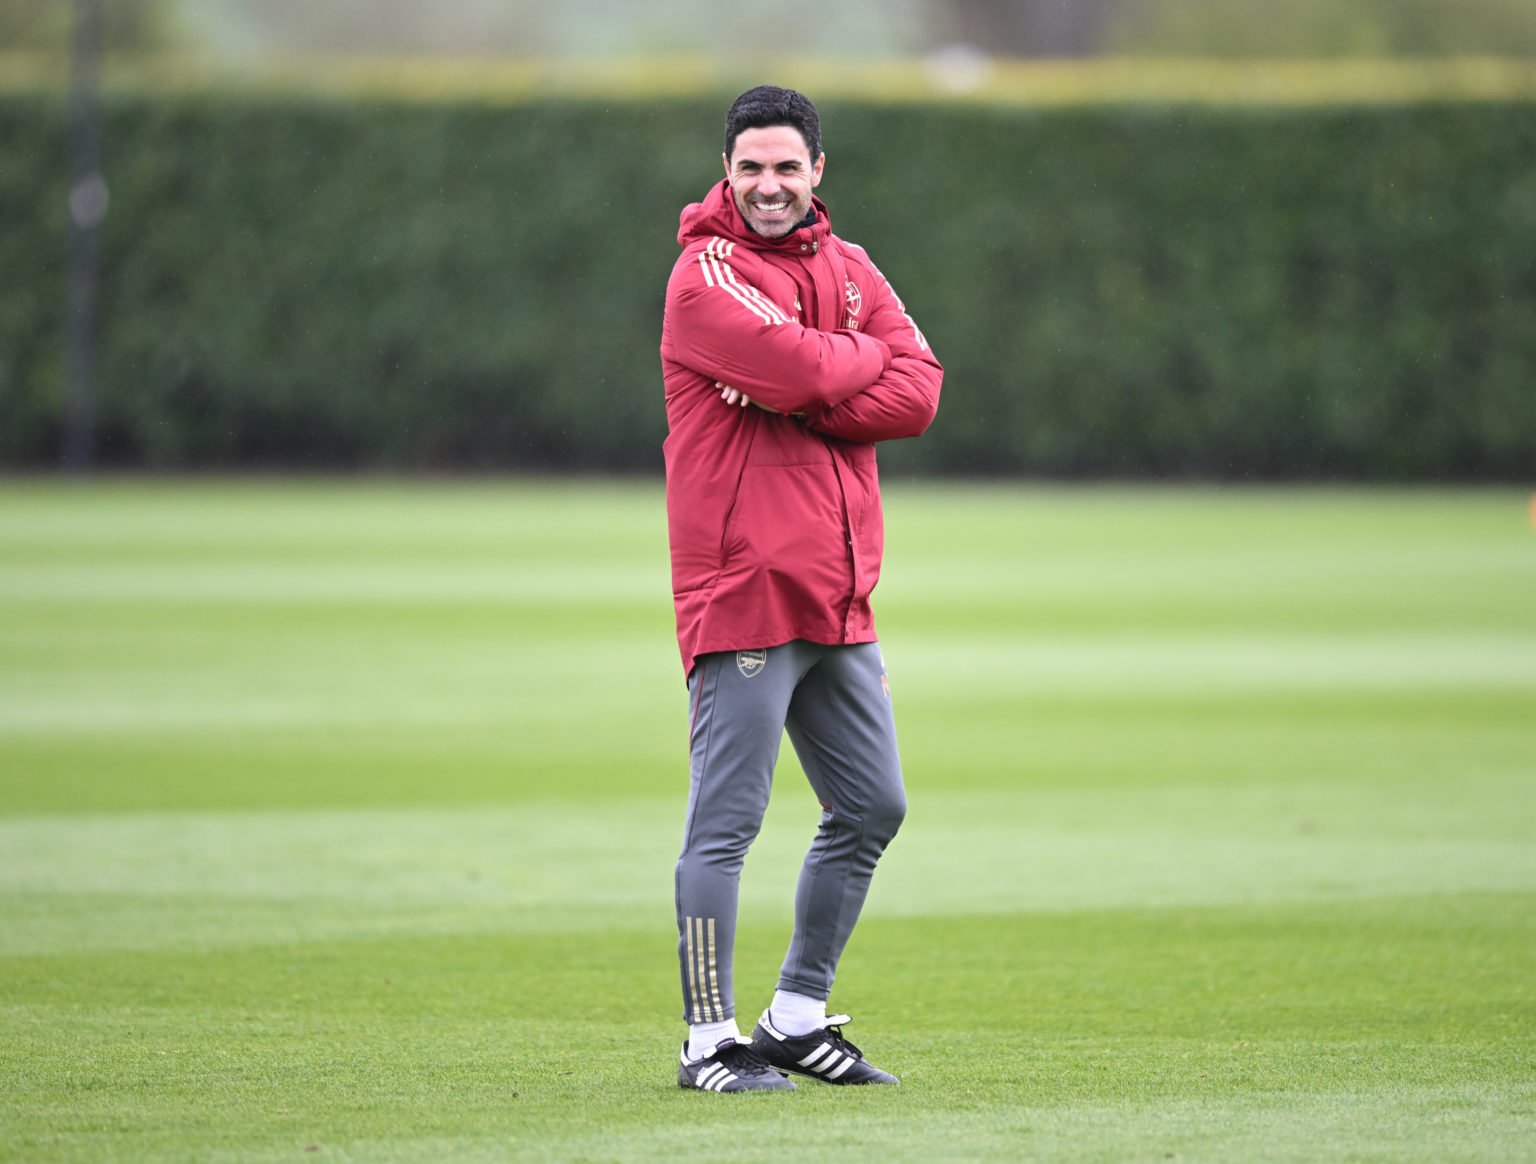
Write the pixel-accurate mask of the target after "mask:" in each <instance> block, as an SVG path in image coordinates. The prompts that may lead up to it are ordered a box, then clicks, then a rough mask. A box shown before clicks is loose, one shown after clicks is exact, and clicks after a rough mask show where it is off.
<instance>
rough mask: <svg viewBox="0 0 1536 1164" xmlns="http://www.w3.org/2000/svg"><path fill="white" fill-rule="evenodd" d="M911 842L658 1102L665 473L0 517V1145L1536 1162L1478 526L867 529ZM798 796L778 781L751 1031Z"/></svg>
mask: <svg viewBox="0 0 1536 1164" xmlns="http://www.w3.org/2000/svg"><path fill="white" fill-rule="evenodd" d="M887 514H888V523H889V548H888V555H887V569H886V580H885V582H883V583H882V585H881V589H880V591H879V592H878V593H877V608H878V610H879V614H880V619H881V626H882V633H883V639H884V645H885V654H886V657H887V660H888V662H889V664H890V668H891V679H892V686H893V692H894V697H895V699H896V702H897V708H898V722H899V726H900V729H901V733H902V745H903V753H904V758H905V766H906V770H907V779H908V784H909V793H910V799H911V814H910V816H909V818H908V823H907V827H906V829H905V831H904V832H903V834H902V835H901V837H899V838H898V839H897V841H896V843H895V845H894V846H893V847H892V849H891V850H890V852H889V854H888V855H887V858H886V862H885V864H884V866H883V869H882V873H881V876H880V877H879V878H877V881H876V885H875V889H874V893H873V895H872V897H871V900H870V903H869V907H868V909H867V911H866V915H865V920H864V922H863V923H862V925H861V927H860V929H859V931H858V932H857V933H856V934H855V936H854V940H853V943H852V945H851V946H850V948H849V951H848V954H847V956H846V957H845V959H844V962H843V966H842V970H841V973H840V977H839V982H838V988H837V991H836V992H835V993H834V995H833V999H832V1002H833V1004H834V1006H835V1007H836V1008H838V1009H845V1010H850V1011H852V1012H853V1014H854V1016H855V1019H856V1021H855V1023H854V1024H853V1025H852V1026H851V1027H850V1029H849V1034H850V1035H851V1036H852V1037H853V1038H854V1040H855V1041H857V1042H859V1043H860V1044H861V1045H862V1046H863V1047H864V1048H865V1050H866V1051H867V1052H869V1053H870V1055H871V1058H872V1059H874V1060H875V1061H876V1062H877V1063H879V1064H881V1065H882V1066H886V1067H888V1068H890V1069H892V1070H894V1071H896V1072H897V1073H898V1074H900V1075H901V1076H902V1078H903V1084H902V1086H901V1087H900V1088H890V1089H867V1090H859V1089H851V1090H850V1089H842V1090H840V1089H836V1088H829V1087H819V1086H816V1085H811V1084H807V1085H805V1086H803V1087H802V1088H801V1089H800V1091H798V1092H797V1093H795V1094H793V1095H786V1096H748V1097H727V1096H714V1095H703V1094H698V1093H691V1094H685V1093H682V1092H679V1091H678V1090H677V1088H676V1086H675V1083H674V1072H675V1054H676V1046H677V1040H678V1039H679V1038H680V1037H681V1034H682V1029H683V1028H682V1025H681V1023H680V1022H679V1021H678V1018H677V1014H678V1011H679V1007H680V1004H679V1000H678V998H677V984H676V971H675V968H674V964H673V944H674V940H675V939H674V934H673V932H672V918H671V908H672V907H671V897H672V886H671V877H672V862H673V860H674V858H675V855H676V847H677V843H678V838H679V829H680V817H681V808H682V802H683V796H684V792H685V787H686V772H685V769H684V748H685V739H684V737H685V729H686V723H685V702H686V701H685V694H684V689H683V683H682V676H681V671H680V668H679V666H678V661H677V656H676V651H675V645H674V640H673V637H672V627H671V607H670V600H669V595H668V583H667V567H666V552H665V527H664V519H663V513H662V507H661V493H660V489H659V487H658V486H656V485H654V484H652V483H649V482H639V483H635V482H630V483H621V484H544V483H467V484H466V483H423V484H391V483H362V484H358V483H328V482H301V483H288V482H261V483H253V482H199V481H183V482H176V483H159V482H116V481H107V482H100V483H96V484H85V485H65V484H58V483H41V482H11V483H8V484H0V1015H3V1016H4V1017H3V1027H0V1080H3V1081H4V1085H3V1094H0V1159H3V1160H6V1161H11V1160H14V1161H28V1162H31V1161H40V1162H46V1161H91V1162H102V1161H116V1160H188V1161H194V1160H195V1161H220V1162H234V1161H280V1160H296V1161H297V1160H313V1159H321V1160H325V1159H334V1160H355V1161H405V1160H411V1161H417V1160H438V1159H448V1160H464V1161H491V1160H501V1159H528V1160H593V1161H597V1160H649V1159H666V1158H682V1157H685V1156H695V1155H696V1156H699V1157H701V1158H716V1159H724V1160H775V1161H781V1160H805V1159H810V1160H817V1159H837V1160H867V1159H877V1158H878V1159H882V1160H1019V1159H1054V1160H1072V1161H1094V1160H1104V1161H1139V1160H1145V1161H1162V1160H1169V1159H1176V1160H1185V1161H1188V1160H1210V1161H1235V1160H1290V1161H1314V1160H1358V1161H1367V1160H1369V1161H1399V1160H1434V1161H1447V1160H1450V1161H1463V1160H1489V1161H1515V1160H1531V1159H1536V533H1533V531H1532V529H1531V527H1530V524H1529V520H1528V517H1527V511H1526V499H1525V496H1524V495H1523V494H1520V493H1517V492H1515V491H1507V490H1506V491H1477V492H1444V491H1431V490H1423V491H1400V492H1351V491H1333V490H1320V489H1319V490H1285V491H1242V490H1237V491H1218V490H1178V489H1151V490H1128V489H1103V488H1082V489H1065V488H1062V489H1055V488H1005V487H979V486H978V487H960V486H949V487H917V486H910V485H909V486H900V485H892V486H889V487H888V490H887ZM815 812H816V809H815V806H814V804H813V803H812V800H811V797H810V795H809V792H808V791H807V790H806V789H805V787H804V782H803V780H802V779H801V778H800V776H799V773H798V770H797V769H796V768H795V766H794V762H793V759H792V754H791V753H790V750H789V749H788V748H786V749H785V762H784V764H783V766H782V767H781V771H780V773H779V781H778V784H777V786H776V794H775V801H774V806H773V808H772V809H771V810H770V819H769V822H768V825H767V827H766V828H765V831H764V835H763V837H762V838H761V840H760V841H759V843H758V845H757V846H756V847H755V848H754V850H753V854H752V858H751V859H750V861H749V863H748V867H747V873H746V881H745V883H744V886H743V918H742V928H741V937H740V952H739V958H738V971H737V981H738V983H739V984H741V988H742V989H743V991H744V994H743V996H742V998H741V999H740V1004H741V1009H742V1012H743V1017H744V1018H745V1019H746V1020H747V1022H748V1024H749V1025H750V1022H751V1021H753V1020H754V1019H755V1017H756V1014H757V1012H758V1010H759V1009H760V1008H761V1007H762V1006H763V1004H764V1003H765V1001H766V999H767V997H768V994H769V992H770V991H771V989H772V985H773V980H774V974H775V971H776V968H777V964H778V960H779V957H780V956H781V955H782V953H783V947H784V944H785V942H786V940H787V929H786V926H787V906H788V903H789V896H790V887H791V885H792V882H793V878H794V873H795V868H796V865H797V862H798V857H799V853H800V852H801V851H802V849H803V847H804V844H805V843H806V842H807V841H808V840H809V838H810V835H811V832H812V831H813V828H814V822H815Z"/></svg>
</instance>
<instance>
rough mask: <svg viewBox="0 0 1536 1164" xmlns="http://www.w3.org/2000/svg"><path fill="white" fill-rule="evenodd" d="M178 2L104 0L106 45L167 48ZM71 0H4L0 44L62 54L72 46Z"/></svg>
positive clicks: (133, 50)
mask: <svg viewBox="0 0 1536 1164" xmlns="http://www.w3.org/2000/svg"><path fill="white" fill-rule="evenodd" d="M174 7H175V0H101V15H102V43H103V46H104V47H105V48H107V49H108V50H111V51H114V52H123V53H144V52H155V51H163V50H165V49H166V48H168V47H170V46H172V45H173V44H175V42H176V37H175V12H174ZM74 9H75V5H74V4H73V3H71V2H70V0H0V46H3V48H4V50H5V51H7V52H34V53H41V54H45V55H47V56H53V57H59V58H62V57H63V56H64V55H65V54H66V53H67V52H68V50H69V42H70V33H71V29H72V28H73V25H74Z"/></svg>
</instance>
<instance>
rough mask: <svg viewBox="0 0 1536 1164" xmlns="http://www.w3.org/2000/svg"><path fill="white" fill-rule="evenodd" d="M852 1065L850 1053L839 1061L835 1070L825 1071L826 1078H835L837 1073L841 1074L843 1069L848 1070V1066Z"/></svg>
mask: <svg viewBox="0 0 1536 1164" xmlns="http://www.w3.org/2000/svg"><path fill="white" fill-rule="evenodd" d="M852 1066H853V1057H852V1056H851V1055H850V1056H848V1057H847V1058H845V1059H844V1060H843V1061H842V1062H841V1063H839V1064H838V1065H837V1070H836V1071H830V1072H828V1073H827V1078H828V1079H836V1078H837V1077H838V1076H839V1075H841V1074H842V1073H843V1072H844V1071H846V1070H848V1068H850V1067H852Z"/></svg>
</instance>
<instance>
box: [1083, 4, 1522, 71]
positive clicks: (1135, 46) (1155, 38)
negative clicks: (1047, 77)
mask: <svg viewBox="0 0 1536 1164" xmlns="http://www.w3.org/2000/svg"><path fill="white" fill-rule="evenodd" d="M1110 3H1111V9H1112V16H1111V18H1110V19H1109V20H1108V21H1107V22H1106V24H1105V28H1104V38H1103V41H1102V42H1101V44H1100V49H1101V51H1103V52H1106V53H1126V54H1135V55H1145V56H1218V57H1308V58H1316V57H1336V56H1353V57H1432V56H1458V55H1473V56H1476V55H1490V54H1493V55H1500V56H1533V55H1536V8H1533V6H1532V4H1531V0H1345V2H1342V3H1341V2H1340V0H1118V2H1116V0H1110Z"/></svg>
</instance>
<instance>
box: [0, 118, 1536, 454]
mask: <svg viewBox="0 0 1536 1164" xmlns="http://www.w3.org/2000/svg"><path fill="white" fill-rule="evenodd" d="M726 97H727V98H728V95H726ZM724 104H725V99H723V98H722V97H721V96H720V95H716V96H713V97H710V98H708V99H675V100H658V101H653V102H625V101H577V100H555V99H541V100H534V101H528V102H524V103H518V104H512V103H507V104H499V105H498V104H494V103H488V102H483V101H469V100H452V99H443V100H439V101H435V102H425V103H423V102H410V101H402V100H382V99H376V100H369V101H338V100H334V99H331V98H327V97H313V96H311V97H302V96H296V95H291V94H290V95H286V96H274V95H266V96H263V95H258V94H254V93H244V94H241V93H225V94H222V95H218V94H210V93H207V92H188V93H185V94H163V95H158V96H157V95H152V94H149V93H145V92H140V93H137V94H133V93H117V94H116V95H113V96H111V97H110V98H109V100H108V102H107V105H106V113H107V130H106V142H107V158H108V166H107V176H108V180H109V182H110V184H111V190H112V204H111V211H110V213H109V214H108V216H107V219H106V221H105V224H104V227H103V231H102V235H103V237H102V246H103V255H104V272H103V301H102V318H103V335H102V347H101V355H100V368H101V376H102V384H101V393H100V401H99V412H100V417H101V429H102V437H103V445H104V449H103V452H104V456H105V459H106V460H108V461H109V462H111V463H115V464H119V465H131V466H144V467H152V468H182V467H186V468H195V467H254V466H279V465H281V466H327V467H329V466H336V467H346V466H368V467H399V468H411V469H435V468H445V469H446V468H454V469H458V468H519V469H542V468H576V469H601V470H631V469H636V470H638V469H655V468H657V467H658V466H659V451H658V446H659V443H660V440H661V436H662V416H661V401H660V392H661V389H660V369H659V364H658V359H657V343H658V333H659V322H660V312H661V304H662V291H663V287H664V283H665V280H666V276H667V272H668V270H669V269H670V266H671V263H672V261H673V258H674V257H675V255H676V253H677V252H676V244H675V240H674V232H675V229H676V222H677V213H678V211H679V209H680V208H681V205H682V204H683V203H684V202H685V201H688V200H691V199H695V198H697V197H699V196H700V195H702V194H703V193H704V191H705V190H706V189H707V187H708V186H709V185H710V184H711V183H712V182H714V181H715V180H717V178H718V165H719V162H718V150H719V144H718V140H719V136H720V122H721V118H722V110H723V108H724ZM822 108H823V114H824V119H825V124H826V133H827V142H828V154H829V158H830V162H829V167H828V171H827V178H826V181H825V182H824V183H823V186H822V190H821V193H822V194H823V195H824V196H825V198H826V199H827V201H828V203H829V205H830V206H831V209H832V213H833V221H834V223H835V225H836V227H837V229H838V230H839V233H841V234H843V235H845V236H846V237H849V238H851V239H854V240H856V241H858V242H861V243H863V244H864V245H866V246H867V247H868V248H869V249H870V251H871V253H872V254H873V255H874V257H875V259H876V261H877V262H879V263H880V264H881V266H882V267H883V268H884V270H885V271H886V273H887V274H888V275H889V276H890V278H891V279H892V281H893V283H894V285H895V286H896V288H897V290H898V291H899V292H900V293H901V294H902V295H903V296H904V297H905V299H906V301H907V304H908V306H909V308H910V309H911V310H912V312H913V314H914V316H915V317H916V318H917V319H918V320H919V322H920V323H921V324H922V325H923V327H924V330H925V331H926V333H927V334H928V337H929V339H930V340H931V341H932V343H933V345H934V348H935V350H936V351H937V352H938V354H939V356H940V358H941V359H942V360H944V362H945V365H946V367H947V369H948V377H947V380H946V389H945V400H944V404H943V407H942V409H941V413H940V418H939V421H938V423H937V424H935V426H934V428H933V429H932V430H931V432H930V433H929V435H928V436H927V437H925V438H924V439H923V440H922V441H918V442H906V443H902V444H897V445H893V446H889V447H888V451H886V452H885V453H883V454H882V456H883V458H884V459H885V462H886V464H887V465H888V467H891V468H894V469H895V470H896V471H900V472H933V471H938V472H978V473H1015V472H1023V473H1040V474H1060V475H1072V474H1112V475H1126V476H1129V475H1139V474H1154V475H1175V476H1181V475H1193V476H1201V477H1211V478H1238V477H1287V476H1292V477H1333V476H1339V477H1351V478H1361V479H1399V480H1407V479H1428V478H1457V479H1472V478H1479V477H1497V478H1506V479H1516V478H1528V477H1529V476H1530V475H1531V474H1532V473H1533V472H1536V393H1532V392H1531V390H1530V385H1531V384H1532V383H1533V382H1536V328H1532V327H1531V326H1530V320H1531V319H1532V318H1536V116H1533V114H1536V105H1533V104H1532V103H1531V102H1513V101H1512V102H1488V103H1444V102H1424V103H1415V104H1405V105H1380V106H1350V107H1340V108H1329V107H1323V108H1311V107H1298V108H1289V109H1285V108H1251V109H1241V108H1230V107H1215V106H1208V105H1193V104H1192V105H1181V106H1159V105H1152V104H1135V105H1116V104H1105V105H1098V106H1069V107H1061V108H1044V107H1003V106H984V105H948V106H944V105H932V104H929V105H915V104H914V105H906V106H892V105H889V104H875V103H869V102H864V101H855V100H851V99H846V98H835V97H834V98H831V99H828V100H824V101H823V102H822ZM63 137H64V123H63V106H62V103H61V102H60V101H59V100H58V99H57V97H56V96H50V95H43V94H34V95H31V96H28V95H26V94H24V93H17V92H12V93H11V94H9V95H7V96H4V97H0V140H4V141H6V142H7V157H8V159H10V161H11V163H12V164H9V165H7V166H5V167H3V168H0V220H3V221H5V222H7V223H8V224H12V226H13V229H8V230H6V231H4V232H0V267H3V269H4V270H6V271H7V272H10V273H15V272H23V273H24V275H23V277H11V278H8V279H7V280H6V281H5V282H4V284H3V285H0V463H3V464H5V465H7V466H11V467H22V466H28V465H43V464H47V463H50V462H52V461H53V459H54V458H55V456H56V449H57V447H58V439H59V426H60V415H61V412H62V404H61V401H62V390H61V385H60V375H61V373H60V371H59V366H58V365H59V349H60V346H61V341H60V336H59V328H60V317H61V315H62V312H61V310H60V308H61V305H62V302H63V298H64V294H63V284H62V271H61V268H62V255H63V253H64V249H65V248H64V210H63V202H64V196H63V188H62V177H61V176H60V174H59V172H58V169H59V167H58V159H59V158H60V157H61V156H63Z"/></svg>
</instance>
